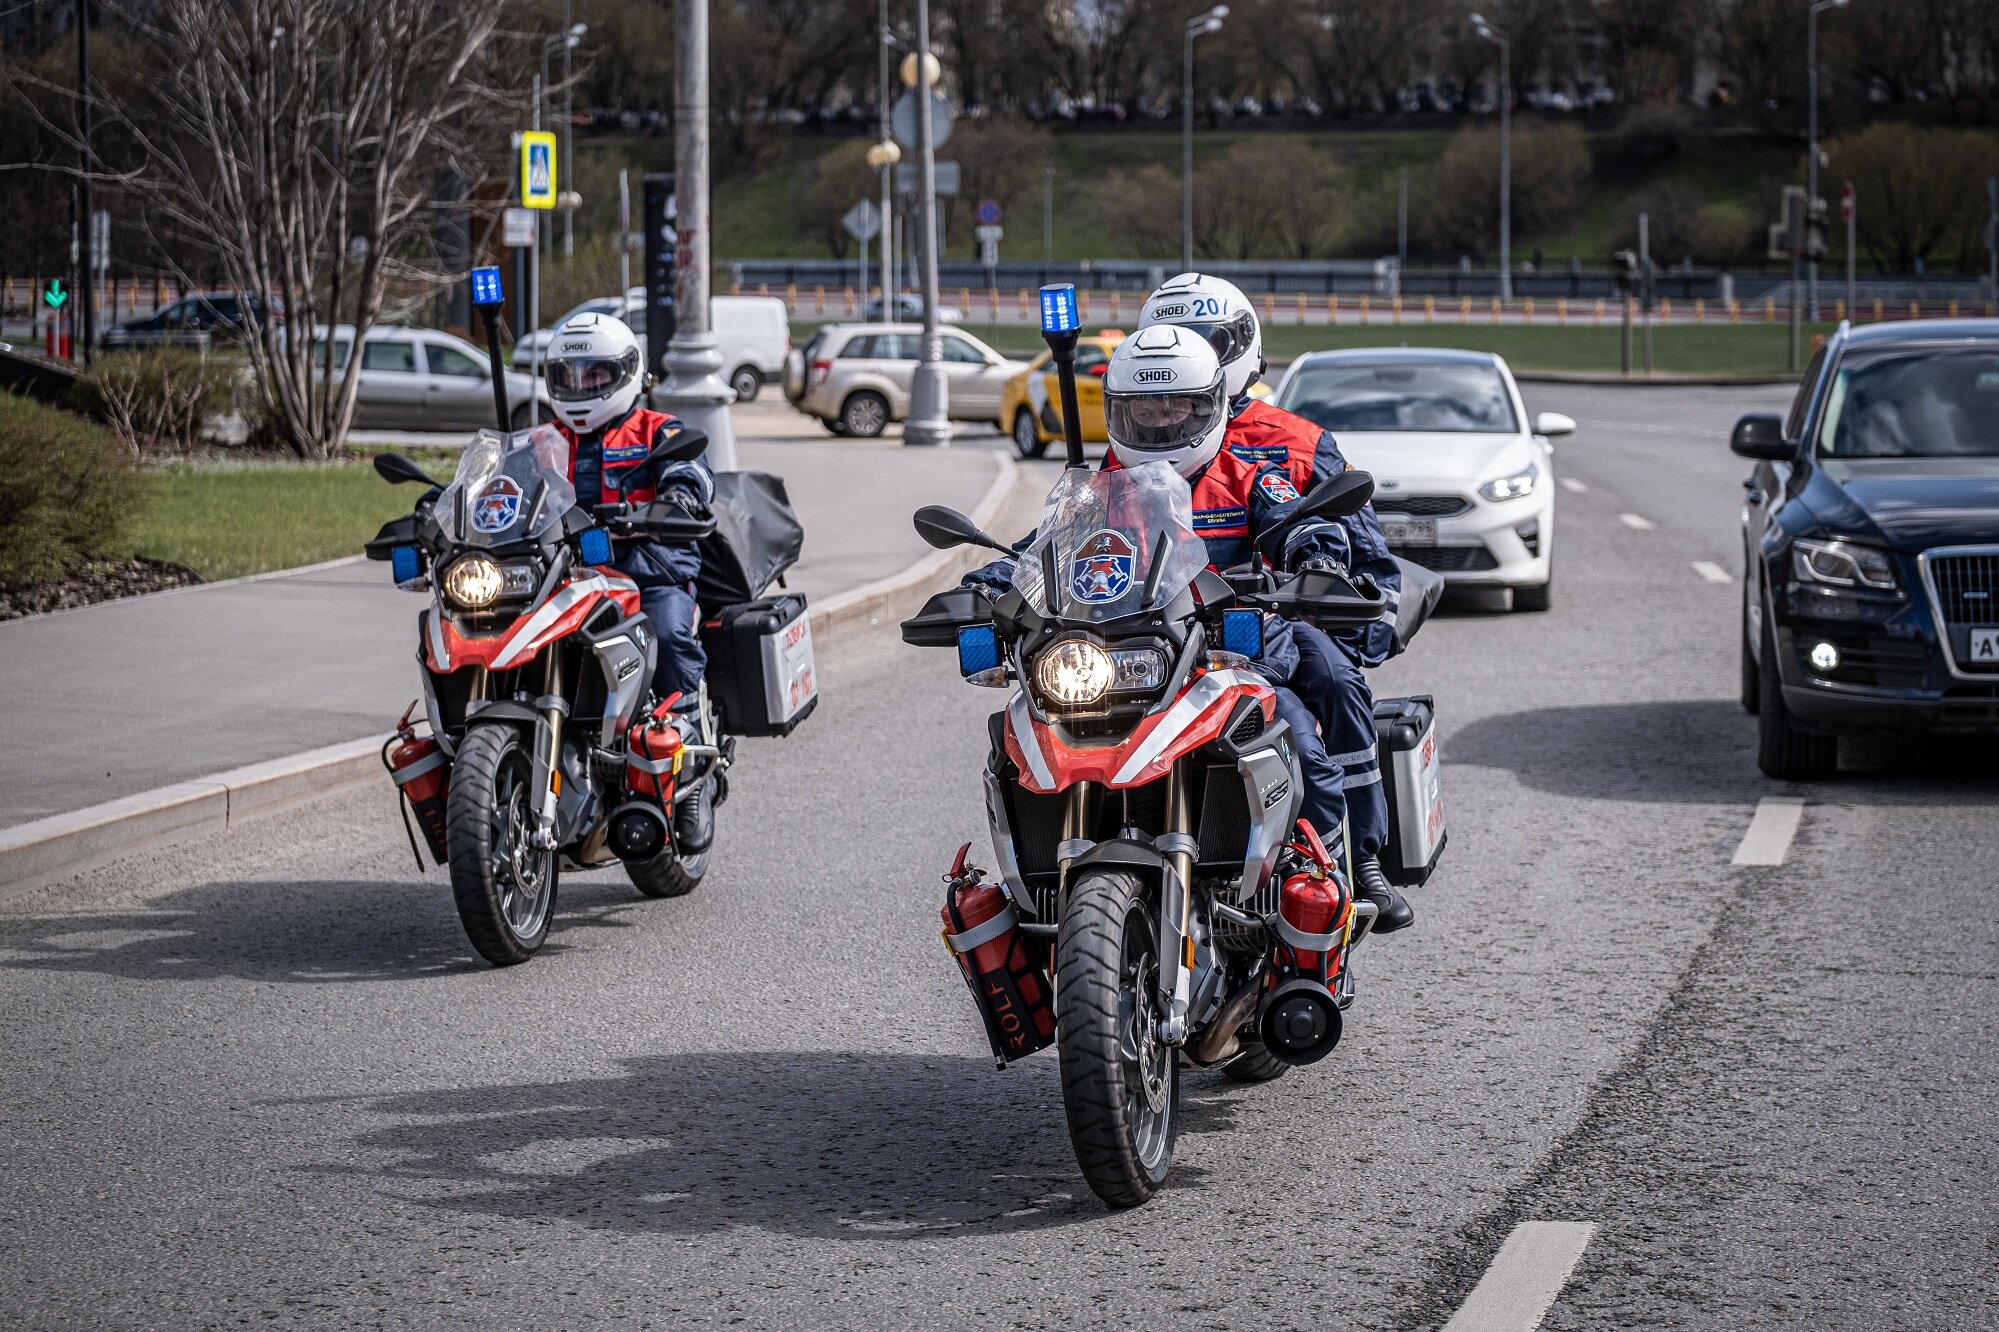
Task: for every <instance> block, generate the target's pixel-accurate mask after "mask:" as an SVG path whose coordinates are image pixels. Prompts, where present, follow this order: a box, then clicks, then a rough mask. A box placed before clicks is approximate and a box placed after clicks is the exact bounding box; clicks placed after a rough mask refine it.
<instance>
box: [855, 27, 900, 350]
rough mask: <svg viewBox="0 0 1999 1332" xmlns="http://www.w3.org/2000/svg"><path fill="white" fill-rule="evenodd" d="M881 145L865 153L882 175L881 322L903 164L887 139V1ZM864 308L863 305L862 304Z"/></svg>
mask: <svg viewBox="0 0 1999 1332" xmlns="http://www.w3.org/2000/svg"><path fill="white" fill-rule="evenodd" d="M880 37H881V41H880V42H879V43H878V45H879V47H880V50H881V99H882V100H881V142H880V143H878V144H876V145H875V146H874V147H873V148H870V149H869V150H868V165H869V166H872V167H874V168H876V169H877V170H879V171H880V172H881V177H882V313H881V317H882V318H883V319H894V318H895V317H896V316H895V285H896V284H895V265H896V255H895V164H896V163H897V162H900V161H901V160H902V148H901V147H900V146H899V145H898V144H897V143H896V141H895V140H894V139H893V138H891V137H890V136H889V114H888V99H889V92H890V89H889V83H888V48H889V47H891V46H893V45H895V34H894V33H892V32H890V31H889V26H888V0H881V26H880ZM862 304H863V305H865V304H866V302H865V301H863V302H862Z"/></svg>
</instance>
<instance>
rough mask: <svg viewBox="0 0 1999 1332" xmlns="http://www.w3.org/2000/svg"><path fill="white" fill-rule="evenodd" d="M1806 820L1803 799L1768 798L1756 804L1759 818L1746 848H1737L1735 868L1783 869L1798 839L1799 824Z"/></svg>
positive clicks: (1752, 823)
mask: <svg viewBox="0 0 1999 1332" xmlns="http://www.w3.org/2000/svg"><path fill="white" fill-rule="evenodd" d="M1804 816H1805V798H1804V797H1803V796H1764V797H1763V798H1762V799H1761V800H1759V801H1757V802H1756V816H1755V817H1754V818H1752V819H1750V820H1749V831H1747V832H1745V833H1743V834H1742V845H1741V846H1738V847H1736V848H1735V859H1734V860H1733V861H1731V862H1730V863H1731V864H1735V865H1781V864H1783V863H1784V856H1785V854H1786V853H1787V852H1789V851H1790V849H1791V839H1792V838H1793V837H1795V836H1797V835H1798V821H1799V820H1800V819H1802V818H1804Z"/></svg>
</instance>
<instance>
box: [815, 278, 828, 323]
mask: <svg viewBox="0 0 1999 1332" xmlns="http://www.w3.org/2000/svg"><path fill="white" fill-rule="evenodd" d="M812 310H813V313H815V314H822V315H823V314H825V313H826V286H825V284H824V283H820V284H819V285H818V286H815V287H814V288H813V289H812Z"/></svg>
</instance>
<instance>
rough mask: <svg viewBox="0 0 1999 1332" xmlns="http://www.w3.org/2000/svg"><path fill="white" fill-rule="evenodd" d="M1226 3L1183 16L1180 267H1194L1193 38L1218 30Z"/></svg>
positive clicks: (1187, 269)
mask: <svg viewBox="0 0 1999 1332" xmlns="http://www.w3.org/2000/svg"><path fill="white" fill-rule="evenodd" d="M1228 16H1229V7H1228V6H1227V5H1216V6H1215V7H1214V8H1213V9H1211V10H1209V11H1208V12H1207V13H1205V14H1197V15H1195V16H1194V17H1193V18H1190V19H1188V20H1187V28H1186V33H1187V58H1186V61H1185V63H1184V68H1183V77H1182V79H1181V84H1180V121H1181V135H1180V138H1181V145H1180V147H1181V152H1180V271H1182V272H1183V273H1191V272H1192V271H1193V270H1194V39H1195V38H1196V37H1206V36H1207V35H1208V34H1209V33H1211V32H1220V31H1221V30H1222V20H1223V19H1225V18H1227V17H1228Z"/></svg>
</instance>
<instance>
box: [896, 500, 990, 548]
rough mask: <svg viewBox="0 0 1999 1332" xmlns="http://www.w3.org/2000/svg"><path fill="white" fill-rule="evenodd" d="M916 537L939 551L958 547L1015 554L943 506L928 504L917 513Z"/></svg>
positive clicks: (972, 523) (969, 521) (960, 515)
mask: <svg viewBox="0 0 1999 1332" xmlns="http://www.w3.org/2000/svg"><path fill="white" fill-rule="evenodd" d="M916 535H918V536H920V537H922V538H923V540H924V541H925V542H926V543H928V544H929V545H932V546H935V547H936V548H937V549H938V550H951V549H953V548H954V547H957V546H984V547H985V548H986V549H988V550H996V551H998V552H999V553H1000V554H1002V555H1011V554H1012V553H1013V552H1012V551H1010V550H1008V549H1007V548H1006V547H1005V546H1002V545H1001V544H1000V543H999V542H997V541H995V540H993V538H991V537H989V536H987V535H986V534H985V533H984V532H981V531H980V530H979V525H978V524H977V523H975V522H973V521H972V520H971V519H970V518H967V517H966V516H965V515H964V514H962V513H959V512H958V511H957V510H956V509H947V508H945V507H944V506H943V505H941V504H926V505H924V506H923V507H922V508H920V509H918V510H917V511H916Z"/></svg>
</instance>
